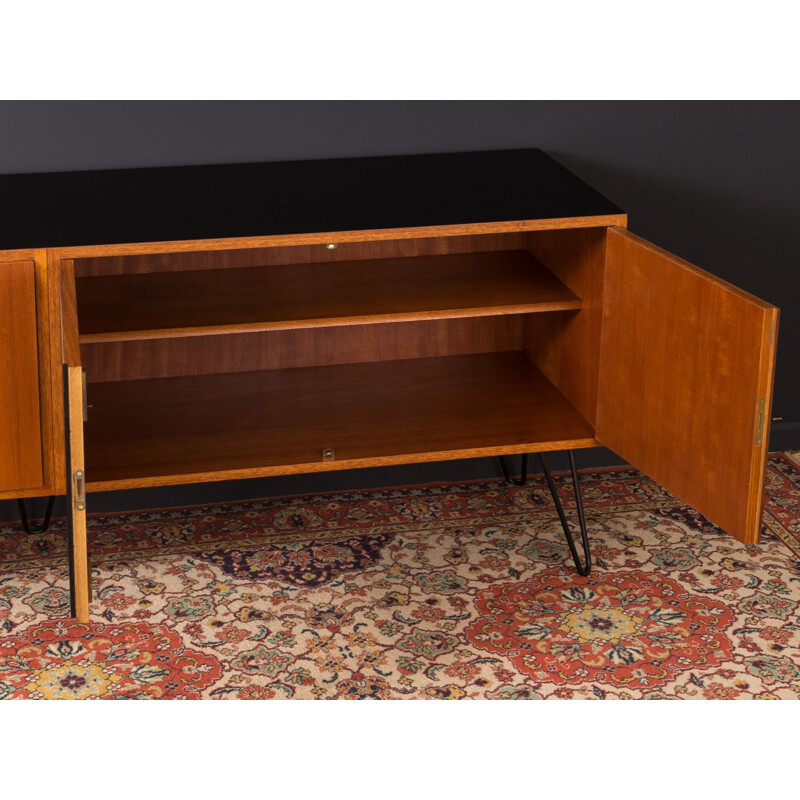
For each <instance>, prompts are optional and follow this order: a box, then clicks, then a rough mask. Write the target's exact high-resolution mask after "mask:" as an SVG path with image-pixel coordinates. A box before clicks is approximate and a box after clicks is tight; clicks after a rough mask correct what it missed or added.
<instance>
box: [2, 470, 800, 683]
mask: <svg viewBox="0 0 800 800" xmlns="http://www.w3.org/2000/svg"><path fill="white" fill-rule="evenodd" d="M558 481H559V483H560V484H561V485H562V486H563V490H562V492H563V496H564V497H567V496H568V493H567V491H566V489H567V488H568V485H569V479H568V478H567V477H565V476H561V477H559V479H558ZM582 482H583V490H584V492H583V493H584V499H585V505H586V510H587V521H588V525H589V534H590V539H591V542H592V549H593V555H594V560H595V568H594V571H593V572H592V574H591V575H590V576H589V577H587V578H581V577H580V576H578V575H577V574H576V573H575V571H574V568H573V566H572V563H571V561H570V560H569V556H568V552H567V548H566V544H565V543H564V540H563V534H562V532H561V529H560V526H559V523H558V520H557V518H556V516H555V513H554V509H553V506H552V502H551V500H550V497H549V493H548V492H547V489H546V485H545V484H544V482H543V480H542V479H541V476H535V477H534V478H533V479H532V481H531V483H530V484H529V485H528V486H526V487H521V488H517V487H513V486H509V485H507V484H504V483H503V482H501V481H499V480H493V481H480V482H474V483H468V484H454V485H434V486H423V487H414V488H401V489H384V490H373V491H362V492H347V493H335V494H328V495H320V496H313V497H295V498H281V499H273V500H257V501H248V502H239V503H233V504H220V505H214V506H208V507H192V508H183V509H166V510H160V511H148V512H129V513H123V514H112V515H96V516H93V517H91V518H90V535H91V538H92V544H91V552H92V554H93V564H92V566H93V576H94V592H95V595H94V603H93V606H92V612H93V613H92V620H91V623H90V624H89V625H82V624H78V623H75V622H73V621H70V620H69V619H68V595H67V576H66V561H65V541H64V531H63V524H62V523H56V524H55V525H54V527H53V529H52V530H51V531H50V532H48V533H47V534H44V535H33V536H28V535H26V534H24V533H23V532H22V531H21V529H20V528H19V526H17V525H5V526H2V527H0V697H2V698H59V699H62V698H75V699H83V698H111V699H113V698H239V699H259V698H348V699H349V698H354V699H361V698H446V699H461V698H475V699H482V698H503V699H544V698H599V699H600V698H623V699H626V698H651V699H660V698H687V699H688V698H691V699H703V698H708V699H712V698H742V699H744V698H764V699H773V698H781V699H783V698H786V699H797V698H798V696H800V619H799V618H798V608H799V607H800V468H798V465H797V464H796V463H794V462H792V461H791V460H790V459H788V458H786V457H783V456H773V457H771V458H770V462H769V472H768V482H767V492H768V499H767V505H766V513H765V518H764V534H763V539H762V542H761V543H760V544H759V545H752V546H744V545H741V544H739V543H738V542H737V541H736V540H734V539H732V538H731V537H729V536H727V535H725V534H724V533H722V532H721V531H719V530H718V529H717V528H715V527H714V526H713V525H711V524H710V523H708V521H706V520H705V519H703V518H702V517H701V516H700V515H698V514H697V513H696V512H695V511H693V510H692V509H690V508H687V507H686V506H684V505H683V504H682V503H680V501H678V500H676V499H675V498H674V497H672V496H671V495H669V494H668V493H667V492H665V491H664V490H663V489H661V488H660V487H659V486H658V485H657V484H655V483H653V482H652V481H650V480H649V479H648V478H646V477H644V476H642V475H641V474H640V473H638V472H636V471H633V470H629V469H617V470H600V471H594V472H587V473H584V474H583V475H582ZM573 510H574V509H573V508H572V507H570V506H569V504H568V505H567V514H568V515H569V514H570V513H571V511H573Z"/></svg>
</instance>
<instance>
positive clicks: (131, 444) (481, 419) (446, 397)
mask: <svg viewBox="0 0 800 800" xmlns="http://www.w3.org/2000/svg"><path fill="white" fill-rule="evenodd" d="M88 401H89V404H90V408H89V419H88V422H86V424H85V440H86V476H87V480H88V486H87V488H88V489H89V490H94V491H103V490H108V489H122V488H133V487H143V486H158V485H170V484H179V483H193V482H200V481H205V480H224V479H229V478H246V477H259V476H266V475H280V474H291V473H301V472H315V471H324V470H335V469H349V468H355V467H368V466H383V465H388V464H403V463H412V462H422V461H439V460H447V459H456V458H471V457H478V456H489V455H500V454H511V453H522V452H533V451H536V450H556V449H567V448H573V449H574V448H580V447H593V446H596V445H597V442H596V440H595V437H594V429H593V428H592V426H591V425H590V424H589V423H588V422H587V421H586V420H585V419H584V418H583V417H582V416H581V415H580V414H579V413H578V412H577V411H576V410H575V409H574V408H573V406H572V405H571V404H570V403H569V402H568V401H567V400H566V399H565V397H564V396H563V395H562V394H561V393H560V392H559V391H558V390H557V389H556V388H555V387H554V386H553V385H552V384H551V383H550V382H549V381H548V380H547V379H546V378H545V376H544V375H543V374H542V373H541V372H540V371H539V370H538V369H537V368H536V367H535V366H534V365H533V364H532V363H531V362H530V361H529V360H528V358H527V357H526V356H525V354H524V353H522V352H518V351H508V352H494V353H485V354H479V355H459V356H440V357H435V358H417V359H404V360H400V361H380V362H371V363H362V364H344V365H336V366H324V367H303V368H294V369H279V370H265V371H260V372H238V373H225V374H214V375H193V376H188V377H173V378H157V379H145V380H133V381H115V382H109V383H90V384H89V387H88ZM327 450H329V451H332V453H329V454H328V455H327V456H326V455H325V454H324V451H327Z"/></svg>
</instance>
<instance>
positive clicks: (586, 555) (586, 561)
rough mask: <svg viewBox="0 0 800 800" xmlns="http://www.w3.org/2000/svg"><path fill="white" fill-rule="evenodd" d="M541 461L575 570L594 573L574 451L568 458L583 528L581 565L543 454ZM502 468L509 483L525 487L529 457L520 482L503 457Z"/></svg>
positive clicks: (580, 572) (576, 503) (500, 458)
mask: <svg viewBox="0 0 800 800" xmlns="http://www.w3.org/2000/svg"><path fill="white" fill-rule="evenodd" d="M538 456H539V461H540V462H541V464H542V470H543V471H544V477H545V479H546V480H547V485H548V487H549V488H550V494H551V495H552V497H553V503H555V507H556V511H557V512H558V518H559V519H560V520H561V527H562V528H563V529H564V536H565V538H566V540H567V546H568V547H569V552H570V554H571V555H572V560H573V561H574V562H575V569H576V570H577V571H578V575H583V576H586V575H588V574H589V573H590V572H591V571H592V554H591V551H590V549H589V536H588V534H587V533H586V518H585V517H584V515H583V501H582V500H581V487H580V484H579V483H578V470H577V469H575V457H574V456H573V455H572V450H567V456H568V457H569V469H570V472H571V473H572V485H573V487H574V489H575V506H576V508H577V510H578V524H579V525H580V528H581V544H582V545H583V563H581V559H580V556H579V555H578V548H577V547H575V540H574V539H573V538H572V532H571V531H570V529H569V523H568V522H567V517H566V515H565V514H564V507H563V506H562V505H561V499H560V498H559V496H558V492H557V491H556V485H555V483H553V476H552V475H551V474H550V470H549V469H548V468H547V464H546V462H545V460H544V456H543V455H542V453H539V454H538ZM499 461H500V466H501V467H502V468H503V476H504V477H505V479H506V481H508V483H511V484H513V485H514V486H524V485H525V483H526V482H527V479H528V456H527V455H523V456H522V474H521V475H520V478H519V480H515V479H514V478H512V477H511V475H510V473H509V470H508V465H507V464H506V460H505V458H504V457H503V456H500V457H499Z"/></svg>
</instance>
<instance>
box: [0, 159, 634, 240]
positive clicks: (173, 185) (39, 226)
mask: <svg viewBox="0 0 800 800" xmlns="http://www.w3.org/2000/svg"><path fill="white" fill-rule="evenodd" d="M619 213H622V212H621V210H620V209H619V208H618V207H617V206H615V205H614V204H613V203H611V202H610V201H609V200H607V199H606V198H605V197H603V196H602V195H601V194H599V193H598V192H596V191H595V190H594V189H592V188H591V187H590V186H587V185H586V184H585V183H584V182H583V181H581V180H580V179H579V178H577V177H575V176H574V175H573V174H572V173H570V172H569V171H568V170H566V169H565V168H564V167H562V166H561V165H559V164H558V163H557V162H555V161H554V160H553V159H552V158H550V157H549V156H547V155H546V154H545V153H543V152H542V151H541V150H534V149H526V150H499V151H480V152H467V153H436V154H426V155H411V156H380V157H369V158H344V159H325V160H315V161H273V162H263V163H251V164H224V165H214V166H194V167H155V168H147V169H124V170H95V171H87V172H57V173H52V172H51V173H30V174H21V175H0V249H4V250H5V249H14V248H30V247H71V246H77V245H97V244H129V243H135V242H161V241H177V240H186V239H218V238H227V237H240V236H267V235H273V234H293V233H322V232H329V231H343V230H370V229H380V228H405V227H418V226H428V225H451V224H459V223H476V222H500V221H509V220H530V219H552V218H559V217H580V216H596V215H606V214H619Z"/></svg>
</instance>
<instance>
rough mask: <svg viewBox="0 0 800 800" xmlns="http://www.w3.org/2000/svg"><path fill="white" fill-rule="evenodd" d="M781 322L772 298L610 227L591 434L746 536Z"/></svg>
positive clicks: (751, 530) (757, 501) (755, 530)
mask: <svg viewBox="0 0 800 800" xmlns="http://www.w3.org/2000/svg"><path fill="white" fill-rule="evenodd" d="M777 324H778V310H777V309H776V308H774V307H773V306H771V305H769V304H768V303H765V302H763V301H762V300H759V299H758V298H755V297H753V296H752V295H749V294H747V293H746V292H743V291H741V290H740V289H737V288H736V287H734V286H731V285H730V284H728V283H726V282H725V281H722V280H720V279H719V278H716V277H714V276H713V275H710V274H709V273H707V272H703V271H702V270H700V269H697V268H696V267H694V266H692V265H691V264H689V263H687V262H686V261H683V260H681V259H679V258H676V257H675V256H673V255H671V254H669V253H667V252H665V251H664V250H661V249H660V248H657V247H655V246H654V245H652V244H650V243H648V242H646V241H644V240H642V239H640V238H638V237H636V236H633V235H632V234H630V233H628V232H627V231H624V230H614V229H612V230H610V231H609V233H608V256H607V264H606V287H605V300H604V312H603V333H602V343H601V361H600V388H599V399H598V415H597V437H598V440H599V441H600V442H601V443H602V444H604V445H605V446H606V447H609V448H611V449H612V450H614V451H615V452H616V453H618V454H619V455H620V456H622V458H624V459H626V460H627V461H629V462H630V463H631V464H633V465H634V466H635V467H637V468H638V469H640V470H642V471H643V472H646V473H647V474H648V475H649V476H650V477H652V478H653V479H654V480H656V481H658V482H659V483H660V484H662V485H663V486H664V487H665V488H667V489H668V490H669V491H670V492H673V493H674V494H675V495H677V496H678V497H679V498H681V499H682V500H683V501H684V502H686V503H687V504H689V505H691V506H693V507H694V508H696V509H697V510H698V511H700V512H701V513H702V514H704V515H705V516H706V517H708V518H709V519H710V520H711V521H712V522H714V523H715V524H716V525H718V526H720V527H721V528H723V529H724V530H726V531H727V532H728V533H730V534H732V535H733V536H735V537H736V538H737V539H739V540H741V541H743V542H756V541H758V537H759V532H760V525H761V503H762V493H763V486H764V464H765V459H766V452H767V443H768V440H769V419H770V416H769V414H770V408H771V398H772V376H773V370H774V359H775V345H776V338H777ZM762 397H763V398H764V401H765V402H764V408H763V410H761V411H759V399H760V398H762ZM759 414H761V417H760V419H761V424H762V427H763V431H762V435H761V441H760V443H756V433H757V426H758V423H759Z"/></svg>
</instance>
